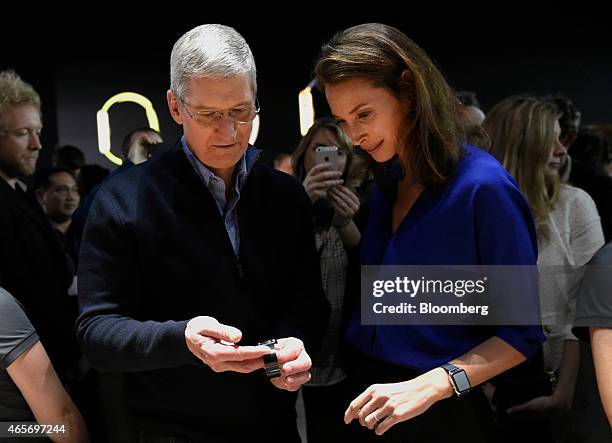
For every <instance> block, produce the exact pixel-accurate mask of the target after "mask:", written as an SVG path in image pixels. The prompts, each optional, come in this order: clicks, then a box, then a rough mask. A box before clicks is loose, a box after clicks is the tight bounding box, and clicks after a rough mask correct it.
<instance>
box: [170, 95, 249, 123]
mask: <svg viewBox="0 0 612 443" xmlns="http://www.w3.org/2000/svg"><path fill="white" fill-rule="evenodd" d="M181 103H183V107H184V108H185V111H187V115H189V117H191V118H192V119H194V120H195V121H197V122H200V123H202V124H204V125H214V124H215V123H218V122H220V121H221V119H222V118H223V117H227V118H230V119H232V120H233V121H234V122H236V123H237V124H239V125H244V124H246V123H250V122H252V121H253V120H254V119H255V117H256V116H257V114H259V110H260V107H259V100H258V99H257V98H255V107H252V106H249V107H244V108H234V109H230V110H228V111H195V112H191V111H189V109H188V108H187V103H185V100H183V99H181Z"/></svg>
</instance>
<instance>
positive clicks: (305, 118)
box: [298, 85, 314, 137]
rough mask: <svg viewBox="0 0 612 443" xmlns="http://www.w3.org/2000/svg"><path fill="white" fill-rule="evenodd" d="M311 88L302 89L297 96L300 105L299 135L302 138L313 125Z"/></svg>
mask: <svg viewBox="0 0 612 443" xmlns="http://www.w3.org/2000/svg"><path fill="white" fill-rule="evenodd" d="M310 91H311V86H310V85H308V86H306V88H304V89H302V91H301V92H300V94H299V95H298V100H299V103H300V133H301V134H302V137H303V136H305V135H306V133H307V132H308V130H309V129H310V127H311V126H312V125H313V124H314V106H313V104H312V93H311V92H310Z"/></svg>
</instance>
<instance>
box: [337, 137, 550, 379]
mask: <svg viewBox="0 0 612 443" xmlns="http://www.w3.org/2000/svg"><path fill="white" fill-rule="evenodd" d="M464 148H465V150H466V155H465V156H464V157H463V158H462V159H461V160H460V162H459V164H458V166H457V169H456V171H455V173H454V175H453V176H452V177H451V179H450V180H449V181H448V183H447V184H446V185H445V186H444V187H442V188H441V189H439V190H434V189H429V188H426V189H425V190H424V191H423V193H422V194H421V195H420V196H419V198H418V199H417V201H416V202H415V203H414V205H413V206H412V208H411V209H410V211H409V212H408V214H407V215H406V217H405V218H404V219H403V221H402V222H401V224H400V226H399V227H398V229H397V231H396V232H395V234H393V233H392V232H391V218H392V211H393V204H394V201H395V193H396V192H397V187H396V186H392V187H391V189H392V190H393V191H392V192H383V191H382V190H381V189H379V188H378V189H375V191H374V192H373V195H372V198H371V201H370V217H369V219H368V223H367V226H366V229H365V231H364V233H363V238H362V251H361V255H362V257H361V260H362V261H361V262H362V264H364V265H380V264H383V265H535V264H536V260H537V240H536V231H535V225H534V222H533V217H532V215H531V211H530V209H529V206H528V204H527V201H526V200H525V198H524V197H523V195H522V194H521V192H520V191H519V188H518V185H517V184H516V182H515V181H514V180H513V178H512V177H511V176H510V175H509V174H508V173H507V172H506V170H505V169H504V168H503V166H502V165H501V164H500V163H499V162H498V161H497V160H496V159H495V158H493V157H492V156H491V155H489V154H488V153H486V152H484V151H482V150H481V149H478V148H476V147H473V146H470V145H466V146H465V147H464ZM394 184H395V183H394ZM534 309H539V306H534ZM347 336H348V339H349V340H350V341H351V342H352V343H353V344H354V345H355V346H356V347H357V348H358V349H359V350H361V351H362V352H364V353H365V354H367V355H369V356H371V357H375V358H379V359H382V360H384V361H387V362H390V363H394V364H397V365H401V366H405V367H409V368H412V369H416V370H418V371H422V372H424V371H428V370H430V369H432V368H435V367H438V366H440V365H441V364H445V363H447V362H449V361H450V360H452V359H454V358H456V357H459V356H460V355H462V354H464V353H466V352H467V351H469V350H471V349H473V348H474V347H476V346H477V345H479V344H480V343H482V342H484V341H486V340H487V339H489V338H491V337H492V336H497V337H499V338H501V339H502V340H504V341H506V342H507V343H509V344H510V345H512V346H513V347H514V348H516V349H517V350H518V351H519V352H521V353H522V354H524V355H525V356H526V357H530V356H531V355H532V354H533V353H534V352H535V351H536V350H537V349H538V347H540V346H541V344H542V342H543V341H544V340H545V336H544V334H543V332H542V328H541V327H540V326H420V325H419V326H384V325H377V326H364V325H361V324H360V312H359V308H358V309H357V310H356V312H355V313H354V316H353V318H352V320H351V323H350V326H349V329H348V332H347Z"/></svg>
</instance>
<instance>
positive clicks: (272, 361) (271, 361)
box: [257, 338, 281, 379]
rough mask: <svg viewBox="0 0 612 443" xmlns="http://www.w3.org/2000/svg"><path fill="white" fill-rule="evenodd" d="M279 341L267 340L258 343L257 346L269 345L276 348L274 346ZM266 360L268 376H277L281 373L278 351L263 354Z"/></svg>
mask: <svg viewBox="0 0 612 443" xmlns="http://www.w3.org/2000/svg"><path fill="white" fill-rule="evenodd" d="M276 343H278V342H277V341H276V339H274V338H273V339H270V340H266V341H264V342H261V343H257V346H267V347H268V348H270V349H272V350H274V349H275V348H274V346H275V345H276ZM263 361H264V369H265V370H266V376H267V377H268V378H270V379H271V378H277V377H280V375H281V369H280V366H279V364H278V358H277V356H276V352H271V353H270V354H266V355H264V356H263Z"/></svg>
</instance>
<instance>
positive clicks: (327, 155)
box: [315, 146, 338, 166]
mask: <svg viewBox="0 0 612 443" xmlns="http://www.w3.org/2000/svg"><path fill="white" fill-rule="evenodd" d="M315 158H316V159H317V164H319V163H324V162H331V163H333V164H335V165H336V166H337V165H338V147H337V146H317V147H316V148H315Z"/></svg>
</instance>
